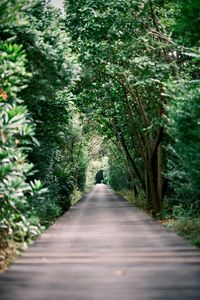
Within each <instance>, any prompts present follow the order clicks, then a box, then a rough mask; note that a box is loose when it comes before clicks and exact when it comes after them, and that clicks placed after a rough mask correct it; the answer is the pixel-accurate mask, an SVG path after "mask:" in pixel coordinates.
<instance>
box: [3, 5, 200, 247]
mask: <svg viewBox="0 0 200 300" xmlns="http://www.w3.org/2000/svg"><path fill="white" fill-rule="evenodd" d="M63 5H64V6H63V7H64V13H61V11H60V10H59V9H57V8H55V7H52V6H51V5H50V4H49V2H48V1H45V0H32V1H29V0H18V1H15V0H9V1H7V0H1V4H0V12H1V24H0V29H1V33H0V35H1V41H0V73H1V77H0V161H1V165H0V248H5V247H7V246H8V244H9V241H10V240H13V241H16V242H20V243H24V244H26V243H29V242H30V241H31V240H33V239H35V238H36V237H37V236H38V235H39V234H41V232H42V231H43V230H44V229H45V228H46V227H47V226H49V225H50V224H52V222H54V220H55V219H56V218H57V217H58V216H60V215H61V214H62V213H64V212H65V211H66V210H67V209H68V208H69V207H70V206H71V205H72V204H74V203H75V202H76V201H77V200H78V199H79V198H80V197H81V195H82V194H83V193H84V192H85V191H86V190H87V189H89V188H91V187H92V184H93V182H92V181H91V182H90V183H87V180H88V179H87V178H88V176H91V178H93V179H92V180H93V181H94V178H95V180H96V182H100V181H102V180H103V179H104V180H105V182H106V183H107V184H109V185H110V186H111V187H113V188H114V189H115V190H117V191H121V192H124V193H127V195H131V197H133V198H134V203H135V204H136V205H138V206H140V207H142V208H143V209H145V210H146V211H148V212H150V213H151V214H152V215H153V216H155V217H159V218H166V219H173V222H172V223H171V224H170V226H171V227H173V226H174V227H176V228H177V231H180V232H181V233H182V234H183V235H185V236H186V237H189V239H191V240H192V242H193V243H195V244H196V245H200V238H199V236H198V235H197V234H196V233H197V232H198V230H199V228H200V217H199V212H200V72H199V66H200V32H199V28H200V19H199V14H200V0H196V1H190V0H177V1H173V0H120V1H118V0H84V1H82V0H78V1H72V0H65V1H64V2H63ZM98 170H101V171H99V172H98ZM97 172H98V173H97ZM88 174H89V175H88ZM95 175H96V177H95Z"/></svg>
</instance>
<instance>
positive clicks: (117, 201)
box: [0, 184, 200, 300]
mask: <svg viewBox="0 0 200 300" xmlns="http://www.w3.org/2000/svg"><path fill="white" fill-rule="evenodd" d="M0 299H1V300H140V299H143V300H144V299H145V300H149V299H154V300H156V299H162V300H165V299H166V300H169V299H176V300H177V299H183V300H184V299H187V300H192V299H200V251H199V250H198V249H197V248H195V247H193V246H191V245H190V244H189V243H187V242H186V241H184V240H182V239H181V238H180V237H178V236H177V235H176V234H175V233H172V232H169V231H168V230H167V229H165V228H164V227H163V226H162V225H159V224H157V223H156V222H155V221H154V220H153V219H152V218H151V217H149V216H148V215H146V214H145V213H143V212H142V211H140V210H139V209H137V208H135V207H133V206H131V205H130V204H129V203H128V202H126V201H125V200H124V199H123V198H122V197H120V196H118V195H117V194H115V193H114V192H113V191H112V190H110V189H109V188H107V187H106V186H105V185H103V184H99V185H96V186H95V187H94V189H93V190H92V191H91V192H90V193H88V194H87V196H85V197H84V198H83V199H82V200H81V201H80V202H79V203H78V204H77V205H75V206H74V207H72V208H71V209H70V210H69V211H68V212H67V213H65V214H64V215H63V216H62V217H61V218H60V219H59V220H58V221H57V222H56V223H55V224H54V225H53V226H51V227H50V228H49V229H48V230H47V231H46V232H45V233H44V234H43V235H42V236H41V237H40V238H39V239H38V240H37V241H36V242H35V243H34V244H33V245H32V246H31V247H29V249H28V250H27V251H25V252H24V253H23V255H22V256H21V257H19V258H18V259H17V260H16V262H15V263H14V264H13V265H12V266H11V268H10V269H9V270H8V271H7V272H4V273H2V274H1V275H0Z"/></svg>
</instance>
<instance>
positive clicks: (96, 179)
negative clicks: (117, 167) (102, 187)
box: [95, 170, 104, 183]
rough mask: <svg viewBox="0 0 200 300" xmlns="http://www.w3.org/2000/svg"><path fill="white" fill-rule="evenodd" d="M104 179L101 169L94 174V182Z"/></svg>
mask: <svg viewBox="0 0 200 300" xmlns="http://www.w3.org/2000/svg"><path fill="white" fill-rule="evenodd" d="M103 180H104V177H103V170H99V171H98V172H97V174H96V176H95V182H96V183H102V182H103Z"/></svg>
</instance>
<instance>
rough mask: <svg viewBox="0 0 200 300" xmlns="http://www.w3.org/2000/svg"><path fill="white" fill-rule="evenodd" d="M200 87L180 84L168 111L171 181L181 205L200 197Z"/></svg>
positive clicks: (189, 83) (190, 83)
mask: <svg viewBox="0 0 200 300" xmlns="http://www.w3.org/2000/svg"><path fill="white" fill-rule="evenodd" d="M199 92H200V84H199V81H197V80H196V81H190V82H187V81H186V82H185V81H183V82H180V84H176V86H174V87H173V88H172V93H173V95H172V100H171V101H170V105H169V106H168V108H167V112H168V123H167V127H168V134H169V135H170V137H171V140H172V142H171V143H170V146H168V149H169V160H168V168H169V169H168V170H169V171H168V177H169V179H170V180H171V182H172V183H173V186H174V187H175V192H176V194H177V195H178V197H179V199H180V201H182V202H187V203H191V202H192V201H197V200H198V199H199V196H200V172H199V170H200V98H199Z"/></svg>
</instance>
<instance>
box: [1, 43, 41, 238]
mask: <svg viewBox="0 0 200 300" xmlns="http://www.w3.org/2000/svg"><path fill="white" fill-rule="evenodd" d="M1 54H2V56H1V64H0V68H1V74H2V76H1V87H2V90H1V97H0V120H1V121H0V132H1V138H0V162H1V168H0V201H1V205H0V216H1V219H0V234H2V233H3V232H4V231H7V232H8V233H9V234H10V236H12V238H14V239H15V240H17V241H23V242H25V241H28V240H30V239H32V238H35V237H36V236H37V235H38V234H39V233H40V232H41V230H42V228H41V226H40V224H35V225H33V224H32V223H31V221H29V216H28V214H27V213H26V211H27V209H30V210H31V207H30V206H29V205H28V197H30V196H34V195H37V196H38V197H39V195H40V194H42V193H43V192H44V190H43V188H42V186H41V185H40V186H38V187H37V189H36V183H34V182H32V183H31V182H28V181H27V178H28V177H29V176H30V175H32V174H33V165H32V164H31V163H29V161H28V158H27V156H28V153H29V152H30V148H31V144H33V142H36V140H35V137H34V127H33V124H32V121H31V119H30V118H29V116H28V111H27V109H26V107H25V106H23V105H22V104H18V102H19V101H17V100H16V96H17V93H18V92H19V91H20V90H21V89H22V88H24V85H23V79H24V77H25V75H27V74H26V72H25V62H26V59H25V55H24V52H23V51H22V50H21V47H20V46H17V45H16V44H14V45H12V44H8V43H2V44H1ZM20 102H21V101H20ZM38 184H39V183H38Z"/></svg>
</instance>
